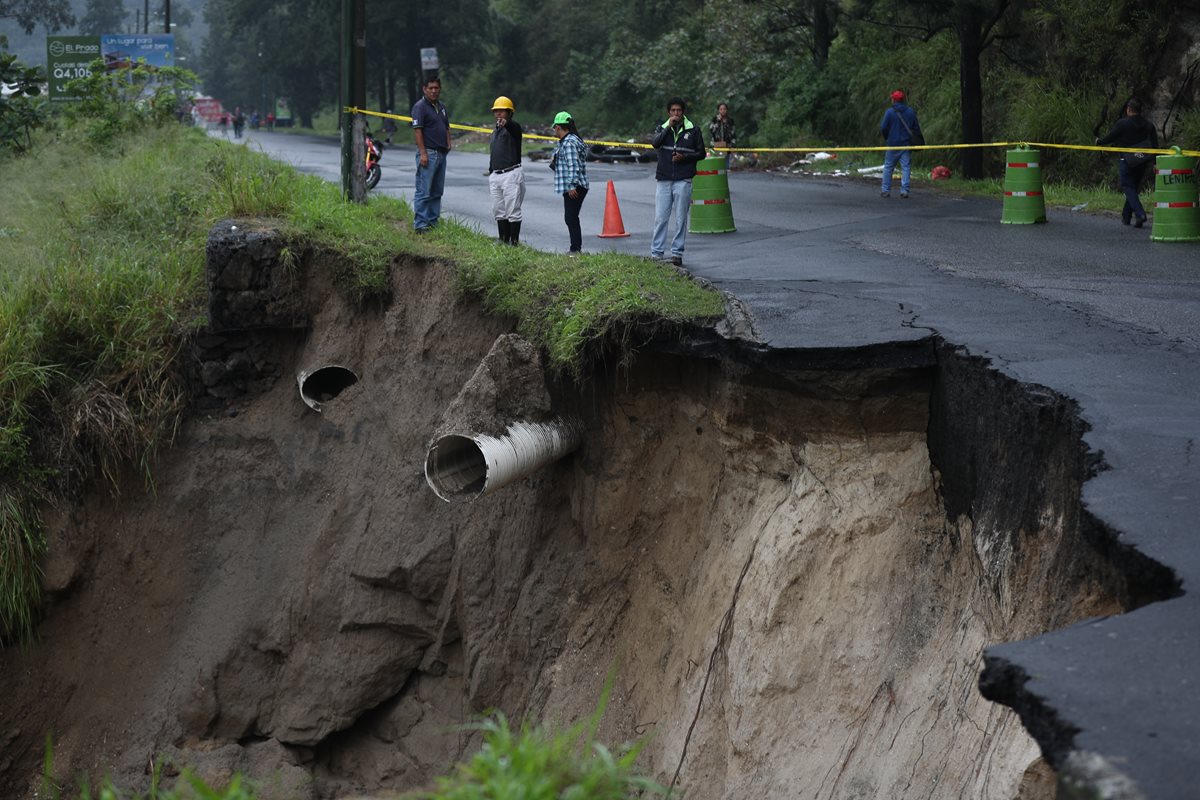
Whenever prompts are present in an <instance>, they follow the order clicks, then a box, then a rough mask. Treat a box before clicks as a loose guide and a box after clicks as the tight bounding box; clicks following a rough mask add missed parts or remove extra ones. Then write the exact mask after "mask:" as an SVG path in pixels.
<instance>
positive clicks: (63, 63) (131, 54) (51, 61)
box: [46, 33, 175, 102]
mask: <svg viewBox="0 0 1200 800" xmlns="http://www.w3.org/2000/svg"><path fill="white" fill-rule="evenodd" d="M98 58H103V59H104V66H105V69H106V70H108V71H110V72H111V71H112V70H117V69H125V68H127V67H132V66H133V65H134V64H137V63H138V62H139V61H141V62H144V63H146V64H147V65H149V66H151V67H173V66H175V35H174V34H172V33H158V34H148V35H143V34H106V35H103V36H47V37H46V71H47V73H48V74H49V76H50V91H49V95H50V101H51V102H62V101H65V100H78V99H79V97H78V96H77V95H73V94H70V93H68V92H67V89H66V84H67V81H70V80H74V79H76V78H86V77H88V76H90V75H91V74H92V70H91V63H92V62H93V61H95V60H96V59H98Z"/></svg>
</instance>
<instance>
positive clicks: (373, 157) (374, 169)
mask: <svg viewBox="0 0 1200 800" xmlns="http://www.w3.org/2000/svg"><path fill="white" fill-rule="evenodd" d="M363 149H364V150H366V154H367V191H370V190H371V189H374V188H375V187H376V185H378V183H379V178H380V175H381V171H380V169H379V159H380V158H382V157H383V145H381V144H380V143H379V142H378V141H376V139H375V137H374V136H372V135H371V132H370V131H367V133H366V146H365V147H364V148H363Z"/></svg>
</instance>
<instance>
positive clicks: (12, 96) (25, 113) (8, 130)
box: [0, 36, 45, 153]
mask: <svg viewBox="0 0 1200 800" xmlns="http://www.w3.org/2000/svg"><path fill="white" fill-rule="evenodd" d="M5 44H6V42H5V40H4V37H3V36H0V45H5ZM43 80H45V75H44V74H42V71H41V69H39V68H38V67H27V66H25V65H24V64H22V63H21V62H20V61H18V60H17V57H16V56H14V55H12V54H11V53H0V85H4V86H7V87H9V94H8V95H7V96H6V95H3V94H0V149H4V150H11V151H14V152H17V153H22V152H24V151H26V150H28V149H29V146H30V144H31V133H32V131H33V129H34V128H37V127H38V126H40V125H41V124H42V123H43V122H44V121H45V110H44V109H43V108H42V107H41V106H40V105H38V104H37V103H36V102H34V101H33V100H32V99H31V98H34V97H37V96H38V95H39V94H41V92H42V89H41V84H42V81H43Z"/></svg>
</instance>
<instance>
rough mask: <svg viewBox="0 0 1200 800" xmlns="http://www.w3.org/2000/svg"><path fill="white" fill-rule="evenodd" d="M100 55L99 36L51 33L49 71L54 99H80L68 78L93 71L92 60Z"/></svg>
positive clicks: (48, 45)
mask: <svg viewBox="0 0 1200 800" xmlns="http://www.w3.org/2000/svg"><path fill="white" fill-rule="evenodd" d="M97 58H100V37H99V36H47V37H46V74H47V75H48V76H49V78H50V91H49V93H48V94H49V96H50V102H52V103H55V102H63V101H65V100H78V99H79V97H78V96H77V95H73V94H69V93H68V92H67V90H66V84H67V81H72V80H75V79H76V78H86V77H88V76H90V75H91V74H92V69H91V63H92V62H93V61H95V60H96V59H97Z"/></svg>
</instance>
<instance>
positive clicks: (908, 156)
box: [880, 150, 912, 194]
mask: <svg viewBox="0 0 1200 800" xmlns="http://www.w3.org/2000/svg"><path fill="white" fill-rule="evenodd" d="M896 161H899V162H900V191H901V192H903V193H904V194H908V179H909V178H910V177H911V176H912V150H888V151H887V153H886V154H884V156H883V185H882V186H881V187H880V191H884V192H890V191H891V190H892V170H893V169H894V168H895V167H896Z"/></svg>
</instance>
